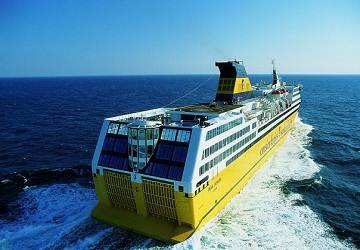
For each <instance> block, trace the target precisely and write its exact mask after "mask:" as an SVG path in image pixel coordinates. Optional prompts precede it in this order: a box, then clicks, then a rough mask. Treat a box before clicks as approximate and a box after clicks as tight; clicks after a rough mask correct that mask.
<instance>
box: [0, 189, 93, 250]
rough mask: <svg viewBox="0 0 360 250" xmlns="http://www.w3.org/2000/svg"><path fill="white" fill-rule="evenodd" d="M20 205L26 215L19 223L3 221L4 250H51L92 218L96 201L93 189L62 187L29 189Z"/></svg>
mask: <svg viewBox="0 0 360 250" xmlns="http://www.w3.org/2000/svg"><path fill="white" fill-rule="evenodd" d="M19 203H20V204H22V214H21V216H20V217H19V218H17V220H16V221H13V222H7V223H6V222H4V221H0V226H1V227H0V248H1V246H6V248H7V247H9V248H11V249H28V248H32V249H41V248H46V247H51V245H52V244H54V243H58V242H57V240H59V239H60V238H61V237H63V236H64V235H66V234H67V233H69V232H71V231H72V230H74V229H75V228H76V227H77V226H78V225H81V224H82V223H84V221H86V220H87V219H88V218H89V214H90V211H91V209H92V208H93V207H94V205H95V204H96V197H95V195H94V191H93V189H89V188H84V187H81V186H80V185H77V184H61V185H60V184H58V185H52V186H43V187H31V188H28V189H26V190H25V191H24V192H23V194H22V196H21V197H20V200H19Z"/></svg>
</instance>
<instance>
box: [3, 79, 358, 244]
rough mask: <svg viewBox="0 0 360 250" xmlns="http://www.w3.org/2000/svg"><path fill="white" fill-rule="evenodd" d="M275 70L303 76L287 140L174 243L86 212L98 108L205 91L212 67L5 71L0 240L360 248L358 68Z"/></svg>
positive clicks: (181, 100) (111, 112)
mask: <svg viewBox="0 0 360 250" xmlns="http://www.w3.org/2000/svg"><path fill="white" fill-rule="evenodd" d="M250 78H251V81H252V82H253V83H256V82H260V81H261V80H265V81H270V80H271V76H270V75H251V76H250ZM282 78H283V80H284V81H286V82H288V83H301V84H302V85H303V92H302V104H301V109H300V113H299V117H298V118H297V120H296V122H295V124H294V128H293V129H292V131H291V133H290V135H289V137H288V139H287V141H286V142H285V144H284V145H283V146H282V147H281V148H280V149H279V150H278V151H277V153H276V154H275V155H274V156H273V157H272V158H271V159H270V160H269V161H268V162H267V163H266V164H265V165H264V167H263V168H262V169H261V170H260V171H259V172H258V173H257V174H256V176H254V178H252V179H251V181H250V182H249V183H248V185H247V186H246V187H245V188H244V189H243V190H242V191H241V192H240V193H239V194H238V195H237V196H236V197H235V198H234V199H233V200H232V202H231V203H230V204H229V205H228V206H227V207H226V208H225V209H224V210H223V211H222V212H220V213H219V214H218V216H217V217H216V218H214V219H213V220H212V221H211V222H210V223H208V224H207V225H206V226H204V227H203V228H202V229H201V230H199V231H198V232H197V233H195V234H194V235H193V236H192V237H191V238H190V239H188V240H186V241H185V242H182V243H179V244H176V245H174V244H166V243H162V242H159V241H157V240H153V239H150V238H147V237H144V236H141V235H138V234H135V233H132V232H129V231H126V230H123V229H120V228H116V227H111V226H108V225H106V224H103V223H101V222H99V221H96V220H95V219H93V218H92V217H91V216H90V213H91V210H92V209H93V208H94V206H95V205H96V203H97V199H96V194H95V190H94V188H93V185H92V182H91V177H90V176H91V173H90V164H91V159H92V155H93V152H94V149H95V145H96V142H97V137H98V134H99V132H100V128H101V125H102V122H103V119H104V118H106V117H112V116H117V115H120V114H125V113H131V112H135V111H141V110H147V109H152V108H158V107H164V106H168V105H169V104H170V106H171V105H172V106H174V105H175V106H176V105H182V104H190V103H197V102H207V101H211V100H213V98H214V95H215V92H216V85H217V81H218V76H217V75H150V76H149V75H143V76H101V77H100V76H99V77H40V78H36V77H34V78H1V79H0V170H1V173H0V202H1V204H0V208H1V209H0V249H142V248H150V249H172V248H174V249H358V248H360V112H359V107H360V101H359V100H360V75H283V76H282ZM174 100H175V102H173V101H174ZM89 173H90V174H89ZM21 178H23V179H21ZM22 180H23V182H21V181H22Z"/></svg>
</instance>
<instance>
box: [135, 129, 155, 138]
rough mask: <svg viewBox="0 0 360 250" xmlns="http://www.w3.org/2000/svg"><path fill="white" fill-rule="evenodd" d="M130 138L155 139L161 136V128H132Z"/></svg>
mask: <svg viewBox="0 0 360 250" xmlns="http://www.w3.org/2000/svg"><path fill="white" fill-rule="evenodd" d="M129 138H131V139H135V140H153V139H158V138H159V128H146V129H143V128H131V129H130V131H129Z"/></svg>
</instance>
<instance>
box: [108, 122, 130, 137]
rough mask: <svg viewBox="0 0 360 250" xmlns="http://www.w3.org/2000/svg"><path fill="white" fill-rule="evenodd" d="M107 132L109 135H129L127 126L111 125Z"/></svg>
mask: <svg viewBox="0 0 360 250" xmlns="http://www.w3.org/2000/svg"><path fill="white" fill-rule="evenodd" d="M107 132H108V134H115V135H127V134H128V128H127V126H126V124H118V123H110V124H109V127H108V131H107Z"/></svg>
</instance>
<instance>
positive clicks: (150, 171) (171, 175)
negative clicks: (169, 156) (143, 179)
mask: <svg viewBox="0 0 360 250" xmlns="http://www.w3.org/2000/svg"><path fill="white" fill-rule="evenodd" d="M183 171H184V167H179V166H174V165H169V164H165V163H158V162H151V163H150V164H149V166H148V167H147V168H146V169H145V174H147V175H152V176H157V177H161V178H167V179H171V180H175V181H181V178H182V174H183Z"/></svg>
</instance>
